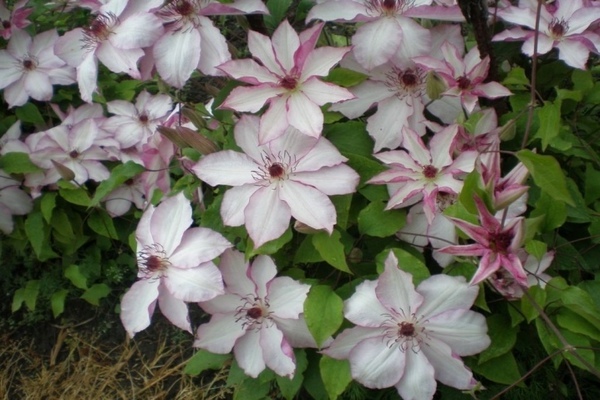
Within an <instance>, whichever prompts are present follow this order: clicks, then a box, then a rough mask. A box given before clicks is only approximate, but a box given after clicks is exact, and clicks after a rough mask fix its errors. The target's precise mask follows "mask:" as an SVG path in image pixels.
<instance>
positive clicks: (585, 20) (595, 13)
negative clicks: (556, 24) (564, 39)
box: [556, 1, 600, 35]
mask: <svg viewBox="0 0 600 400" xmlns="http://www.w3.org/2000/svg"><path fill="white" fill-rule="evenodd" d="M566 3H567V4H569V3H573V5H574V4H575V2H574V1H573V2H566ZM563 4H564V3H563ZM563 4H561V7H559V10H560V9H563V8H565V6H564V5H563ZM557 11H558V10H557ZM557 14H558V13H557ZM556 17H558V18H560V16H559V15H556ZM598 19H600V8H598V6H596V7H581V8H578V9H576V10H574V12H573V14H572V15H571V16H570V18H568V21H569V30H568V34H569V35H576V34H579V33H583V31H585V30H586V29H588V28H589V26H590V25H591V24H592V23H593V22H596V21H597V20H598Z"/></svg>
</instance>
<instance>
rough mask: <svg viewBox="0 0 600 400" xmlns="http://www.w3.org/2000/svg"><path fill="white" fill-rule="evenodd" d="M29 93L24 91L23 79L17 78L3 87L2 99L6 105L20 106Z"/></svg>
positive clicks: (25, 101) (25, 100)
mask: <svg viewBox="0 0 600 400" xmlns="http://www.w3.org/2000/svg"><path fill="white" fill-rule="evenodd" d="M28 99H29V95H28V94H27V91H25V79H19V80H17V81H16V82H14V83H13V84H11V85H9V86H8V87H7V88H5V89H4V100H6V102H7V103H8V107H9V108H11V107H14V106H17V107H18V106H22V105H23V104H25V103H27V100H28Z"/></svg>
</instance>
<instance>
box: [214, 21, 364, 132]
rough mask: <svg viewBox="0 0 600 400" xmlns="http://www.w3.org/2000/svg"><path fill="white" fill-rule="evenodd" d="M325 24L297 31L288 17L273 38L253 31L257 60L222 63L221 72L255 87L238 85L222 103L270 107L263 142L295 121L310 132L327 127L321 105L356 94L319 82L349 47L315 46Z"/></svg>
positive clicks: (251, 41) (250, 43)
mask: <svg viewBox="0 0 600 400" xmlns="http://www.w3.org/2000/svg"><path fill="white" fill-rule="evenodd" d="M322 28H323V24H318V25H315V26H314V27H312V28H310V29H308V30H306V31H303V32H302V33H300V35H299V36H298V34H297V33H296V31H294V29H293V28H292V27H291V26H290V24H289V23H288V22H287V20H285V21H283V22H282V23H281V25H279V27H278V28H277V29H276V30H275V32H274V33H273V38H272V39H269V38H268V37H266V36H264V35H262V34H260V33H257V32H253V31H250V32H249V33H248V48H249V49H250V52H251V53H252V55H253V56H254V57H255V58H256V59H257V60H258V61H259V62H260V63H261V64H259V63H258V62H257V61H254V60H253V59H245V60H233V61H229V62H227V63H225V64H223V65H221V66H219V69H221V70H222V71H223V72H225V73H227V74H228V75H229V76H231V77H232V78H234V79H238V80H240V81H242V82H245V83H247V84H249V85H252V86H245V87H237V88H235V89H233V91H232V92H231V93H230V95H229V96H228V97H227V98H226V99H225V101H224V102H223V104H222V105H221V106H222V107H224V108H229V109H232V110H237V111H243V112H252V113H254V112H258V111H259V110H260V109H261V108H262V107H263V106H264V105H265V103H268V104H269V108H268V109H267V111H265V113H264V114H263V115H262V116H261V119H260V134H259V142H260V143H261V144H263V143H266V142H268V141H270V140H273V139H275V138H277V137H279V136H281V135H282V134H283V132H284V131H285V130H286V129H287V128H288V126H290V125H291V126H292V127H294V128H296V129H297V130H298V131H300V132H302V133H304V134H305V135H309V136H312V137H319V136H320V135H321V130H322V129H323V112H322V111H321V108H320V106H322V105H324V104H326V103H337V102H339V101H344V100H348V99H352V98H354V96H353V95H352V93H350V92H349V91H348V90H346V89H344V88H341V87H339V86H336V85H333V84H330V83H325V82H322V81H320V80H319V79H318V78H317V77H320V76H326V75H327V74H328V73H329V70H330V69H331V68H332V67H333V66H334V65H335V64H337V63H338V62H339V61H340V60H341V58H342V57H343V56H344V55H345V54H346V53H347V52H348V51H350V48H347V47H346V48H334V47H321V48H318V49H315V45H316V43H317V39H318V38H319V35H320V34H321V29H322Z"/></svg>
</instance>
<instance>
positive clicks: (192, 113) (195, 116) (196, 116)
mask: <svg viewBox="0 0 600 400" xmlns="http://www.w3.org/2000/svg"><path fill="white" fill-rule="evenodd" d="M181 113H182V114H183V116H184V117H186V118H187V119H189V120H190V122H191V123H192V124H194V126H195V127H196V128H198V129H200V128H206V121H205V120H204V118H203V117H202V115H201V114H200V113H199V112H198V111H196V110H192V109H191V108H187V107H183V108H182V109H181Z"/></svg>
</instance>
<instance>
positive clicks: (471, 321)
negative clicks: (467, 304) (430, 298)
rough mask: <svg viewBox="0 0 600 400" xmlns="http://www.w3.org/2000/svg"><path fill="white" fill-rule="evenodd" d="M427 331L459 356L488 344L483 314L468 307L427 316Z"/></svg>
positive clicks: (468, 353) (488, 339) (474, 351)
mask: <svg viewBox="0 0 600 400" xmlns="http://www.w3.org/2000/svg"><path fill="white" fill-rule="evenodd" d="M474 287H477V286H474ZM427 332H428V333H427V335H428V336H429V337H431V338H435V339H437V340H440V341H442V342H444V343H446V344H448V345H449V346H450V348H451V349H452V352H453V353H456V354H457V355H459V356H470V355H473V354H477V353H480V352H482V351H483V350H485V349H486V348H487V347H488V346H489V345H490V338H489V337H488V336H487V335H486V332H487V325H486V322H485V318H484V316H483V315H481V314H478V313H476V312H473V311H471V310H468V309H454V310H449V311H445V312H443V313H441V314H438V315H436V316H434V317H429V318H427Z"/></svg>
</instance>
